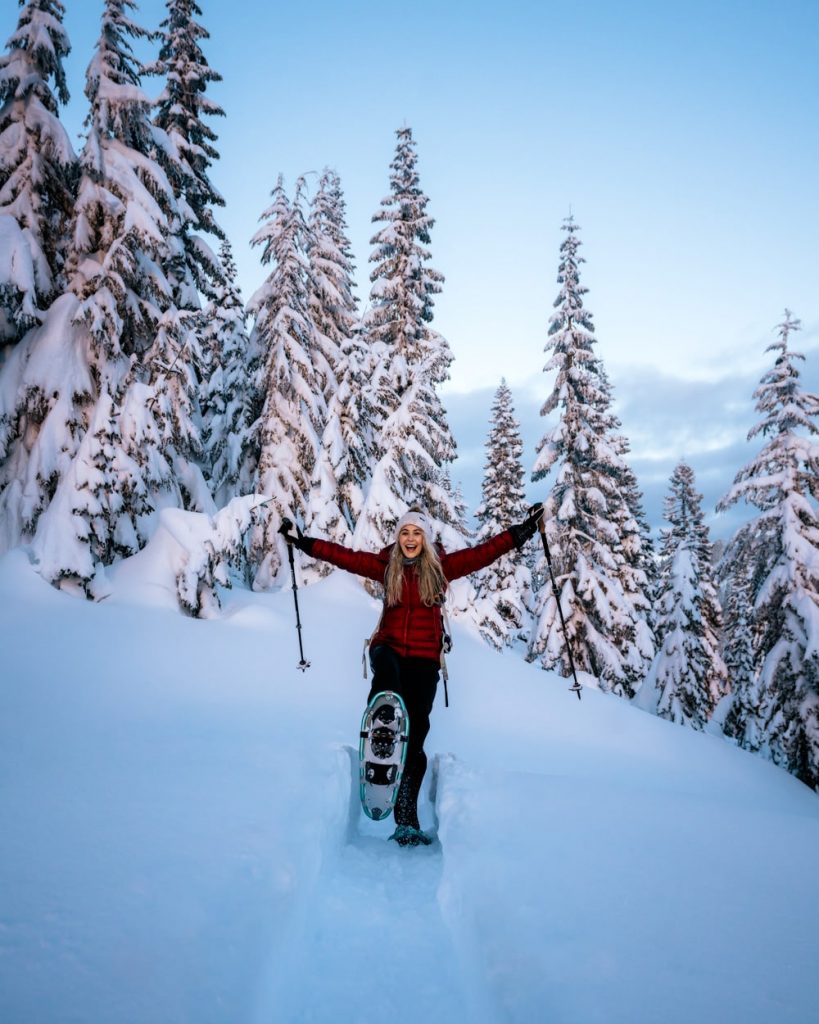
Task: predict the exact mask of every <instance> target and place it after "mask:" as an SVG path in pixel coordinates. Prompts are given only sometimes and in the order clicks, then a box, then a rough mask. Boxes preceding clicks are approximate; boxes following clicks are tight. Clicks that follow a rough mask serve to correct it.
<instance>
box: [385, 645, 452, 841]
mask: <svg viewBox="0 0 819 1024" xmlns="http://www.w3.org/2000/svg"><path fill="white" fill-rule="evenodd" d="M370 665H372V670H373V684H372V686H371V687H370V696H369V698H368V699H369V700H372V698H373V697H374V696H375V695H376V694H377V693H380V692H381V691H382V690H392V691H393V692H394V693H397V694H398V695H399V696H400V697H401V698H402V700H403V701H404V704H405V705H406V708H407V715H408V716H409V724H410V730H409V739H408V741H407V760H406V763H405V765H404V776H403V778H402V780H401V788H400V789H399V790H398V797H397V799H396V801H395V811H394V814H395V823H396V824H397V825H409V826H411V827H412V828H419V824H418V794H419V793H420V792H421V783H422V782H423V779H424V774H425V772H426V770H427V755H426V754H425V753H424V740H425V739H426V738H427V733H428V732H429V715H430V712H431V711H432V704H433V702H434V700H435V691H436V689H437V686H438V673H439V671H440V665H439V663H438V662H437V661H434V660H433V659H432V658H402V657H401V656H400V655H399V654H396V653H395V651H394V650H393V649H392V647H388V646H387V645H386V644H379V645H378V647H373V648H372V649H371V651H370Z"/></svg>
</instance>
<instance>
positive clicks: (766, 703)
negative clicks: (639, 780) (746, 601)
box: [718, 309, 819, 787]
mask: <svg viewBox="0 0 819 1024" xmlns="http://www.w3.org/2000/svg"><path fill="white" fill-rule="evenodd" d="M800 327H801V324H800V322H799V320H796V319H794V318H793V316H792V314H791V312H790V310H787V309H786V310H785V319H784V320H783V322H782V323H780V324H779V325H778V327H777V331H778V340H777V341H775V342H774V343H773V344H772V345H770V346H769V347H768V349H767V351H773V352H775V353H776V356H775V362H774V365H773V367H772V368H771V369H770V370H768V371H767V373H765V374H764V375H763V377H762V379H761V381H760V384H759V387H758V388H757V389H756V391H755V392H754V398H755V399H756V408H757V411H758V412H759V413H760V414H761V417H762V418H761V419H760V421H759V422H758V423H757V424H756V425H755V426H754V427H753V428H752V429H751V431H750V432H749V434H748V438H749V440H750V439H752V438H754V437H757V436H759V435H762V436H763V437H765V438H767V441H766V443H765V445H764V447H763V448H762V450H761V451H760V452H759V454H758V455H756V456H755V457H754V458H753V459H751V461H750V462H749V463H748V464H747V465H746V466H745V467H744V468H743V469H742V470H740V472H739V473H738V474H737V476H736V478H735V480H734V484H733V486H732V487H731V489H730V490H729V492H728V494H727V495H726V496H725V497H724V498H723V499H722V500H721V501H720V503H719V505H718V508H720V509H726V508H728V507H730V506H731V505H733V504H734V503H735V502H737V501H739V500H740V499H744V500H745V501H746V502H748V503H749V504H751V505H753V506H755V507H756V508H757V509H758V510H759V514H758V515H757V517H756V518H755V519H754V520H753V521H752V522H751V523H749V524H746V526H745V528H744V529H743V530H742V538H741V539H742V544H741V546H738V545H736V544H732V545H731V546H730V547H729V552H726V558H724V559H723V561H724V563H725V572H724V575H725V577H726V579H727V580H731V579H733V578H736V572H737V571H740V572H743V573H745V578H746V579H750V581H751V582H750V585H751V588H752V591H751V595H750V597H751V607H752V609H753V611H752V632H753V637H754V644H755V651H754V656H755V661H756V665H757V666H758V675H757V679H756V681H755V685H756V689H757V691H758V692H757V693H756V694H751V693H750V692H749V691H748V690H746V691H745V693H744V694H743V695H742V697H741V699H740V700H738V701H736V702H735V705H736V711H735V713H733V714H732V715H731V716H730V717H729V720H728V721H727V722H726V729H727V730H728V731H729V732H730V734H731V735H733V736H734V737H735V738H736V739H737V740H738V741H739V742H740V743H741V744H742V745H743V746H745V747H747V748H749V749H752V750H759V751H760V752H762V753H763V754H764V755H766V756H768V757H770V758H771V760H773V761H774V762H775V763H776V764H779V765H782V766H784V767H786V768H787V769H788V770H789V771H791V772H792V773H793V774H795V775H797V776H798V777H799V778H800V779H801V780H802V781H803V782H805V783H806V784H807V785H809V786H812V787H816V786H817V785H819V521H817V515H816V511H815V507H816V506H815V502H816V501H817V500H819V443H817V441H816V440H815V436H816V435H817V434H819V428H817V425H816V417H817V414H819V396H816V395H814V394H811V393H810V392H807V391H804V390H803V388H802V385H801V383H800V379H799V370H798V368H797V366H796V361H797V360H803V359H804V356H803V355H801V354H800V353H798V352H794V351H792V350H791V349H790V348H789V342H790V336H791V334H792V333H793V332H795V331H798V330H799V329H800ZM757 707H758V710H757V709H756V708H757ZM732 711H734V709H732Z"/></svg>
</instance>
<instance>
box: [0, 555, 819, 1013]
mask: <svg viewBox="0 0 819 1024" xmlns="http://www.w3.org/2000/svg"><path fill="white" fill-rule="evenodd" d="M166 554H167V553H166V552H164V551H163V549H162V548H161V546H158V545H156V544H152V545H149V548H148V549H147V550H146V551H145V552H143V553H142V554H141V555H138V556H136V557H135V558H133V559H130V560H128V561H127V562H125V563H123V564H122V565H121V566H119V567H118V568H117V570H115V571H114V572H112V573H111V579H110V590H111V593H110V596H109V597H107V598H106V599H105V600H103V601H102V602H100V603H98V604H90V603H87V602H84V601H81V600H78V599H76V598H74V597H71V596H68V595H65V594H61V593H59V592H57V591H55V590H53V589H52V588H51V587H49V586H48V585H47V584H45V583H44V582H43V581H42V580H41V579H40V578H39V577H38V576H37V575H36V573H35V572H34V570H33V569H32V567H31V566H30V565H29V562H28V558H27V556H26V554H25V552H23V551H21V550H16V551H12V552H10V553H9V554H8V555H6V556H5V557H4V558H3V559H2V560H0V608H1V609H2V615H0V631H2V632H1V633H0V635H1V636H2V652H3V656H2V657H3V681H2V685H1V686H0V821H2V834H3V838H2V842H0V1020H2V1021H3V1022H4V1024H33V1022H37V1024H41V1022H43V1024H52V1022H54V1024H56V1022H59V1024H63V1022H66V1024H67V1022H93V1024H102V1022H105V1024H120V1022H132V1021H133V1022H134V1024H136V1022H139V1024H153V1022H157V1024H158V1022H162V1024H173V1022H188V1021H190V1022H196V1024H209V1022H214V1024H215V1022H224V1024H228V1022H229V1024H244V1022H249V1024H250V1022H252V1024H255V1022H267V1024H279V1022H281V1024H291V1022H301V1021H304V1022H308V1021H309V1022H318V1024H323V1022H329V1021H341V1022H349V1024H370V1022H372V1024H375V1022H383V1021H388V1022H389V1024H401V1022H405V1021H406V1022H410V1021H412V1022H413V1024H418V1022H420V1021H424V1022H430V1024H436V1022H439V1021H440V1022H444V1021H447V1022H449V1021H451V1020H452V1019H459V1020H464V1021H469V1022H472V1021H476V1022H478V1024H494V1022H521V1024H524V1022H526V1024H528V1022H540V1021H548V1022H550V1024H593V1022H600V1024H603V1022H605V1024H620V1022H622V1024H641V1022H645V1024H649V1022H655V1021H663V1022H670V1024H675V1022H679V1024H683V1022H685V1024H688V1022H691V1021H698V1022H704V1024H711V1022H713V1024H730V1022H736V1024H740V1022H741V1024H757V1022H758V1024H763V1022H765V1024H768V1022H772V1021H776V1022H778V1024H788V1022H792V1024H808V1022H811V1021H816V1020H819V1011H817V1008H816V999H815V983H814V974H815V964H816V956H817V952H819V948H818V945H819V944H817V939H816V927H815V922H816V920H817V912H819V880H817V873H816V863H817V858H819V801H817V797H816V795H815V794H813V793H811V792H810V791H809V790H808V789H806V788H805V787H804V786H802V785H801V784H800V783H799V782H797V781H796V780H795V779H793V778H791V777H790V776H788V775H787V774H785V773H784V772H782V771H780V770H778V769H776V768H774V767H773V766H772V765H770V764H768V763H767V762H765V761H762V760H760V759H758V758H754V757H753V756H751V755H750V754H747V753H745V752H744V751H740V750H738V749H736V748H734V747H733V746H731V745H730V744H729V743H727V742H726V741H725V740H723V739H720V738H718V737H716V736H710V735H703V734H701V733H694V732H692V731H690V730H687V729H684V728H681V727H678V726H674V725H670V724H669V723H667V722H665V721H662V720H660V719H657V718H654V717H652V716H650V715H647V714H645V713H643V712H641V711H640V710H638V709H636V708H634V707H631V706H629V705H628V704H626V703H625V702H623V701H621V700H619V699H618V698H615V697H610V696H606V695H604V694H601V693H599V692H597V691H594V690H587V691H585V692H584V695H583V700H582V701H581V702H578V701H577V700H576V698H575V697H574V696H573V695H572V694H570V693H569V692H568V690H567V683H566V681H565V680H563V679H560V678H558V677H556V676H553V675H551V674H548V673H544V672H542V671H541V670H540V669H538V668H537V667H535V666H531V665H527V664H525V663H524V662H523V661H522V660H521V659H520V657H519V656H518V655H516V654H496V653H494V652H493V651H491V650H490V649H488V648H487V647H486V646H485V645H483V644H482V643H481V642H480V640H479V639H477V638H476V637H475V636H474V635H473V634H471V633H470V632H469V631H468V630H467V629H466V628H465V627H464V626H459V625H455V641H456V642H455V650H454V652H453V654H452V655H451V656H450V659H449V664H450V672H451V683H450V697H451V704H452V706H451V708H450V709H448V710H446V709H444V707H443V699H442V695H439V698H438V702H437V705H436V708H435V711H434V712H433V725H432V730H431V732H430V736H429V740H428V743H427V750H428V752H429V753H430V755H437V757H436V758H435V760H434V764H435V771H431V772H430V773H429V776H428V783H429V785H428V787H427V789H426V791H425V794H424V804H423V808H422V824H424V825H426V826H427V827H429V828H431V829H432V830H433V831H434V832H435V833H436V834H437V837H438V840H437V842H436V843H435V844H434V845H433V846H432V847H430V848H428V849H418V850H404V849H398V848H396V847H395V846H394V845H393V844H391V843H388V842H387V841H386V837H387V835H389V832H390V830H391V826H390V824H386V823H372V822H368V821H366V820H365V819H363V817H362V816H361V814H360V812H359V810H358V805H357V795H356V786H355V783H354V779H353V774H352V770H351V764H352V762H351V747H352V746H353V745H355V743H356V741H357V733H358V723H359V720H360V715H361V711H362V705H363V701H364V697H365V694H366V689H367V684H366V683H365V682H364V680H363V679H362V677H361V660H360V655H361V645H362V641H363V639H364V637H365V636H368V635H369V633H370V631H371V629H372V625H373V623H374V621H375V619H376V617H377V614H378V606H377V604H376V603H375V602H374V601H373V600H371V599H370V598H369V597H368V596H367V595H366V594H365V593H364V592H363V591H362V590H361V589H360V588H359V586H358V585H357V583H356V582H355V581H354V580H352V579H350V578H349V577H344V576H343V575H342V574H340V573H336V574H334V575H333V576H331V577H329V578H328V579H326V580H324V581H322V582H320V583H318V584H315V585H314V586H312V587H310V588H308V589H307V590H304V591H301V592H300V603H301V605H302V617H303V622H304V629H305V653H306V655H307V657H308V658H309V659H310V660H311V662H312V667H311V668H310V670H309V671H308V672H306V673H304V674H302V673H300V672H298V671H297V669H296V663H297V661H298V646H297V642H296V633H295V628H294V620H293V604H292V595H291V594H290V592H289V591H286V590H285V591H283V592H280V593H274V594H251V593H249V592H247V591H245V590H238V589H237V590H234V591H231V592H227V593H226V594H225V595H223V596H224V607H223V611H222V614H221V616H220V617H218V618H216V619H212V620H209V621H198V620H192V619H189V618H186V617H184V616H183V615H181V614H180V613H179V612H178V610H177V607H176V598H175V593H174V585H173V579H172V575H171V574H170V573H169V571H168V568H167V567H168V564H169V559H167V558H166V557H165V555H166ZM431 760H432V757H431Z"/></svg>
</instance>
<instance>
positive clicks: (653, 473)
mask: <svg viewBox="0 0 819 1024" xmlns="http://www.w3.org/2000/svg"><path fill="white" fill-rule="evenodd" d="M748 362H749V364H751V365H749V366H748V368H741V369H739V370H737V371H736V372H733V373H730V374H723V375H722V376H715V377H712V378H709V379H702V380H694V379H683V378H680V377H672V376H670V375H668V374H666V373H663V372H662V371H661V370H657V369H654V368H652V367H646V366H639V367H633V366H631V367H629V366H619V367H617V366H615V367H613V368H612V369H611V370H610V377H611V381H612V385H613V388H614V397H615V411H616V413H617V415H618V416H619V417H620V419H621V420H622V423H623V433H624V434H625V436H626V437H627V438H628V439H629V442H630V445H631V454H630V459H629V461H630V465H631V467H632V468H633V470H634V472H635V473H636V475H637V479H638V481H639V484H640V488H641V490H642V492H643V496H644V507H645V511H646V515H647V517H648V520H649V522H650V523H651V526H652V529H653V530H654V531H655V534H656V531H657V530H658V529H659V528H660V526H662V525H663V499H664V498H665V495H666V493H667V491H668V482H669V478H670V476H671V473H672V471H673V469H674V466H675V465H676V464H677V463H678V462H679V461H680V460H681V459H685V460H686V461H687V462H688V464H689V465H690V466H691V467H692V469H693V470H694V473H695V476H696V482H697V487H698V489H699V491H700V492H701V493H702V495H703V510H704V511H705V513H706V517H707V520H708V524H709V528H710V530H711V535H712V539H715V540H716V539H722V540H727V539H728V538H729V537H730V536H731V535H732V534H733V532H734V531H735V530H736V528H737V527H738V526H739V525H740V524H741V523H743V522H745V521H747V519H748V518H750V517H751V516H752V515H753V509H750V508H747V507H746V506H744V505H738V506H735V507H734V508H732V509H730V510H729V511H728V512H726V513H722V514H720V515H717V514H716V511H715V506H716V503H717V502H718V501H719V499H720V498H721V497H722V496H723V495H724V494H725V493H726V491H727V490H728V488H729V487H730V486H731V483H732V482H733V479H734V477H735V475H736V473H737V472H738V471H739V469H741V467H742V466H743V465H744V464H745V463H746V462H747V461H748V460H749V459H750V457H751V456H752V455H753V454H754V453H755V452H756V451H758V450H759V446H760V442H759V440H758V439H754V440H753V441H751V442H749V441H748V440H747V435H748V431H749V430H750V428H751V427H752V426H753V425H754V423H755V422H756V421H757V419H758V418H759V414H758V413H757V412H756V409H755V402H754V399H753V397H752V396H753V392H754V390H755V389H756V387H757V386H758V384H759V379H760V376H761V371H760V369H759V360H758V359H757V358H755V359H754V360H753V362H751V360H750V359H749V361H748ZM762 372H764V371H762ZM800 372H801V374H802V384H803V386H804V388H805V389H806V390H810V391H814V392H816V391H817V390H819V359H817V358H816V357H815V356H814V358H811V357H810V355H809V356H808V359H807V361H806V362H805V363H801V364H800ZM551 386H552V378H551V377H546V376H545V375H543V374H539V375H538V376H536V377H531V378H529V379H528V380H526V381H524V382H523V383H521V384H518V385H517V386H516V387H512V394H513V400H514V406H515V415H516V418H517V420H518V422H519V423H520V425H521V436H522V438H523V442H524V469H525V470H526V474H527V481H528V480H529V476H530V473H531V467H532V465H533V463H534V459H535V452H536V446H537V444H538V442H539V441H540V439H541V438H542V437H543V434H544V433H545V431H546V429H547V427H548V423H547V420H546V419H545V418H543V417H541V416H540V408H541V406H542V405H543V402H544V401H545V399H546V397H547V396H548V394H549V393H550V390H551ZM494 393H495V389H494V388H483V389H480V390H477V391H472V392H469V393H466V394H456V393H452V394H449V395H446V396H445V399H444V400H445V404H446V408H447V413H448V415H449V422H450V426H451V428H452V430H453V433H454V435H455V438H456V440H457V442H458V452H459V458H458V462H457V463H456V465H455V467H454V471H453V478H454V479H455V480H459V481H460V482H461V484H462V487H463V493H464V497H465V499H466V501H467V504H468V506H469V508H470V510H472V511H474V509H475V508H476V506H477V504H478V502H479V501H480V492H481V481H482V479H483V472H484V464H485V461H486V453H485V443H486V438H487V435H488V433H489V429H490V422H489V421H490V410H491V405H492V401H493V398H494ZM551 421H552V420H551V418H550V420H549V421H548V422H551ZM527 493H528V494H529V495H530V496H531V498H532V500H534V499H535V498H536V497H538V496H539V495H538V494H537V488H536V487H535V485H534V484H532V483H531V482H528V483H527Z"/></svg>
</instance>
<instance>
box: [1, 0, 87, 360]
mask: <svg viewBox="0 0 819 1024" xmlns="http://www.w3.org/2000/svg"><path fill="white" fill-rule="evenodd" d="M20 6H21V10H20V14H19V18H18V21H17V29H16V31H15V32H14V33H13V34H12V36H11V38H10V39H9V41H8V44H7V46H8V52H7V53H6V54H5V55H3V56H2V57H0V346H2V345H3V344H8V343H14V342H16V341H19V339H20V338H21V337H22V336H23V334H24V333H25V332H26V331H27V330H28V329H29V328H31V327H33V326H35V325H36V324H37V323H39V322H40V321H41V319H42V314H43V311H44V310H45V309H46V308H47V307H48V305H49V303H50V302H51V300H52V299H53V298H54V296H55V295H56V293H57V292H58V290H59V289H60V287H61V286H62V284H63V281H62V267H63V254H64V248H65V235H66V230H67V225H68V221H69V218H70V216H71V206H72V203H73V199H74V185H75V184H76V181H75V168H76V156H75V154H74V150H73V149H72V146H71V143H70V141H69V139H68V135H67V134H66V132H65V129H64V128H63V126H62V125H61V124H60V120H59V113H58V112H59V107H58V104H59V103H62V104H65V103H67V102H68V87H67V85H66V80H65V70H64V68H63V59H64V58H65V57H66V56H67V55H68V53H69V51H70V49H71V46H70V44H69V41H68V35H67V33H66V31H65V28H64V26H63V15H64V13H65V8H64V6H63V4H62V3H60V0H28V2H27V3H22V2H21V4H20ZM52 82H53V85H52Z"/></svg>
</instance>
